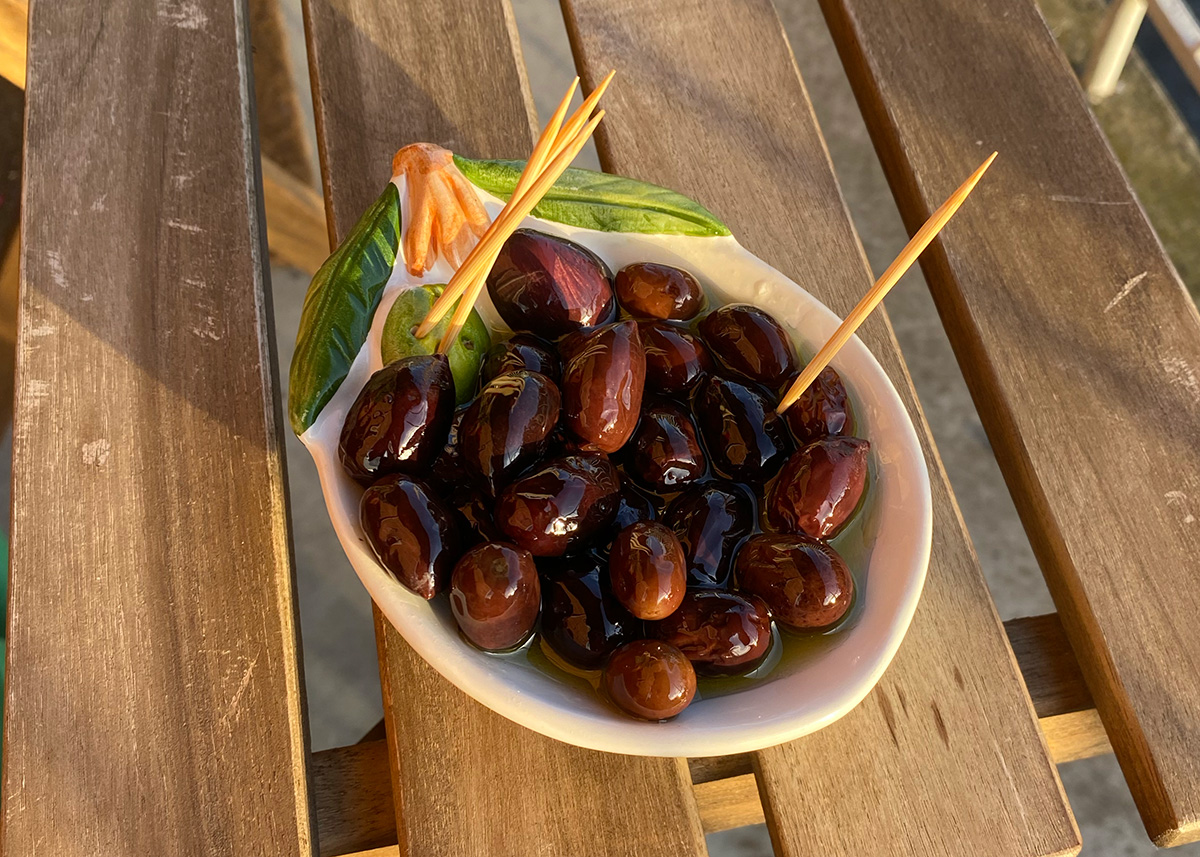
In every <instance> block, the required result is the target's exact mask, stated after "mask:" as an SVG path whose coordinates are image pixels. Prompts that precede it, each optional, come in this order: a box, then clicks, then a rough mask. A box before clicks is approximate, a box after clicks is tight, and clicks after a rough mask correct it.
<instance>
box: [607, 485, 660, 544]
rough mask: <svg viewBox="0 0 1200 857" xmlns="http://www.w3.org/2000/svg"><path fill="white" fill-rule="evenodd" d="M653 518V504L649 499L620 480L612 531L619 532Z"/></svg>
mask: <svg viewBox="0 0 1200 857" xmlns="http://www.w3.org/2000/svg"><path fill="white" fill-rule="evenodd" d="M654 517H655V516H654V503H653V502H651V500H650V498H649V497H647V496H646V495H645V494H643V493H642V492H641V491H639V490H638V489H637V488H635V487H634V486H633V485H631V484H630V483H628V482H626V481H625V480H621V495H620V497H619V498H618V501H617V514H616V516H615V517H614V518H613V523H612V526H613V529H614V530H616V531H618V532H619V531H621V530H623V529H625V528H626V527H628V526H629V525H630V524H635V523H637V522H638V521H653V520H654Z"/></svg>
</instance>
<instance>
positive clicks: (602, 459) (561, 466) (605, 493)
mask: <svg viewBox="0 0 1200 857" xmlns="http://www.w3.org/2000/svg"><path fill="white" fill-rule="evenodd" d="M620 491H621V481H620V477H619V476H618V475H617V471H616V470H615V469H614V468H613V466H612V464H610V463H609V461H608V458H607V457H606V456H604V455H602V454H600V453H595V452H591V453H586V452H585V453H578V454H575V455H565V456H563V457H562V458H557V459H555V460H553V461H549V462H547V463H545V464H543V465H542V466H541V467H539V468H537V469H536V470H534V471H532V472H530V473H527V474H526V475H524V476H522V477H521V478H520V479H517V480H516V481H515V482H513V483H512V484H510V485H509V486H508V487H507V488H505V489H504V491H503V492H501V494H500V498H499V500H498V502H497V503H496V523H497V524H498V525H499V526H500V529H501V531H503V532H504V533H505V535H507V536H508V538H509V539H511V540H512V541H513V542H514V543H516V544H517V545H518V546H520V547H523V548H525V549H526V550H527V551H529V552H530V553H532V554H533V555H534V556H562V555H563V554H565V553H567V552H568V551H572V550H575V549H577V548H582V547H584V546H586V545H587V544H588V542H590V541H591V540H592V539H593V537H595V536H596V535H598V534H600V533H602V532H604V531H605V530H606V529H607V527H608V526H609V525H610V524H611V523H612V519H613V516H614V515H615V514H616V511H617V503H618V499H619V497H620Z"/></svg>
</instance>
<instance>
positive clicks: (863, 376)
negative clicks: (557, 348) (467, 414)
mask: <svg viewBox="0 0 1200 857" xmlns="http://www.w3.org/2000/svg"><path fill="white" fill-rule="evenodd" d="M397 184H399V185H400V199H402V200H403V199H404V198H405V195H404V188H403V179H399V180H398V181H397ZM480 196H481V197H482V198H484V200H485V204H486V206H487V208H488V213H489V214H490V215H491V216H492V217H495V216H496V214H497V212H498V211H499V210H500V208H501V205H502V203H501V201H500V200H498V199H496V198H495V197H491V196H489V195H487V194H485V193H483V192H482V191H481V192H480ZM524 225H525V226H528V227H531V228H535V229H539V230H541V231H544V232H548V233H551V234H554V235H561V236H563V237H566V238H570V239H571V240H573V241H577V242H579V243H581V244H583V245H585V246H586V247H588V248H589V249H591V250H592V251H593V252H595V253H596V254H597V255H599V256H600V257H601V258H602V259H603V260H604V261H605V262H607V263H608V265H609V266H610V267H611V268H612V270H614V271H616V270H618V269H619V268H621V267H623V266H625V265H627V264H630V263H631V262H641V261H652V262H662V263H666V264H672V265H678V266H680V267H683V268H686V269H687V270H689V271H691V272H692V273H693V274H695V275H696V277H697V278H698V279H699V280H700V281H701V283H702V284H703V285H704V287H705V289H706V291H707V293H708V296H709V302H710V305H716V304H720V303H753V304H757V305H758V306H761V307H762V308H763V309H765V310H767V311H768V312H770V313H771V314H772V315H774V316H775V318H777V319H778V320H779V321H780V322H781V323H782V324H783V325H784V327H786V328H787V329H788V331H789V332H790V333H791V334H792V335H793V337H794V338H795V341H796V343H797V345H798V346H799V347H800V350H801V352H802V353H804V354H811V353H813V352H814V351H815V350H816V349H817V348H818V347H819V346H820V345H821V344H822V343H823V342H824V341H825V339H827V338H828V336H829V335H830V334H831V333H832V332H833V331H834V329H835V328H836V327H837V325H838V318H837V317H836V316H835V315H834V314H833V313H832V312H830V311H829V310H828V309H827V308H826V307H825V306H824V305H823V304H821V303H820V302H819V301H818V300H817V299H816V298H814V297H813V296H812V295H810V294H809V293H808V292H806V291H805V290H804V289H802V288H801V287H800V286H798V285H797V284H796V283H794V282H792V281H791V280H790V279H788V278H787V277H785V276H784V275H783V274H781V273H779V272H778V271H776V270H775V269H774V268H772V267H771V266H769V265H767V264H766V263H765V262H763V261H762V260H760V259H758V258H757V257H755V256H753V255H752V254H750V253H749V252H748V251H746V250H745V249H744V248H743V247H742V246H741V245H740V244H738V243H737V241H736V240H735V239H733V238H730V237H718V238H696V237H685V236H672V235H631V234H627V233H607V232H596V231H593V230H587V229H578V228H573V227H569V226H563V225H561V224H557V223H551V222H548V221H543V220H539V219H537V218H532V217H531V218H528V219H527V220H526V222H525V224H524ZM405 226H406V227H407V224H405ZM846 264H848V265H854V264H858V261H857V260H855V259H847V260H846ZM451 273H452V272H451V270H450V269H449V268H448V267H447V266H446V263H445V262H444V261H440V262H439V263H438V264H437V265H436V266H435V267H434V268H433V269H432V270H431V271H429V272H428V273H427V274H426V276H425V277H423V278H413V277H411V276H410V275H409V274H408V273H407V272H406V271H405V270H404V266H403V264H401V262H400V261H399V260H398V261H397V264H396V267H395V271H394V272H393V274H392V278H391V280H390V281H389V282H388V284H387V287H386V290H385V292H384V295H383V299H382V301H381V303H380V306H379V309H378V311H377V312H376V314H375V321H374V324H373V325H372V328H371V334H370V337H369V338H368V340H367V342H366V344H365V345H364V346H363V349H362V351H361V352H360V353H359V355H358V357H357V359H356V360H355V362H354V364H353V366H352V367H351V370H350V373H349V375H348V376H347V378H346V380H345V382H343V384H342V386H341V387H340V389H339V390H338V392H337V393H336V395H335V396H334V397H333V399H332V400H331V401H330V402H329V404H328V405H327V406H326V407H325V409H324V410H323V411H322V413H321V414H320V416H319V417H318V418H317V420H316V422H314V423H313V425H312V426H311V428H309V430H308V431H307V432H305V434H304V436H303V437H302V438H301V439H302V440H303V441H304V443H305V445H306V446H307V447H308V449H309V451H310V452H311V453H312V456H313V458H314V459H315V461H316V463H317V469H318V471H319V473H320V477H321V488H322V490H323V492H324V495H325V502H326V505H327V506H328V508H329V515H330V517H331V518H332V520H333V524H334V528H335V529H336V530H337V534H338V538H339V539H340V540H341V543H342V547H343V548H344V549H345V552H346V555H347V556H348V557H349V558H350V561H351V563H352V564H353V565H354V568H355V570H356V571H357V572H358V576H359V578H361V580H362V582H363V585H364V586H366V588H367V590H368V591H369V592H370V593H371V597H372V598H373V599H374V600H375V603H376V604H378V605H379V607H380V609H381V610H382V611H383V613H384V615H386V616H387V618H388V620H389V621H390V622H391V623H392V624H393V625H395V627H396V629H397V630H399V632H400V633H401V634H402V635H403V636H404V638H405V640H407V641H408V642H409V644H410V645H411V646H412V647H413V648H414V649H415V650H416V651H417V652H418V653H419V654H420V655H421V657H423V658H425V660H426V661H428V662H429V663H430V664H431V665H432V666H433V667H434V668H435V669H436V670H437V671H438V672H440V673H441V674H442V675H443V676H445V677H446V678H447V679H448V680H450V681H451V682H453V683H454V684H455V685H457V686H458V687H459V688H460V689H461V690H463V691H464V692H465V693H467V694H469V695H470V696H473V697H474V698H475V699H477V700H479V701H480V702H481V703H483V704H484V705H486V706H488V707H489V708H491V709H492V710H493V711H496V712H498V713H499V714H502V715H503V716H505V717H507V718H509V719H510V720H513V721H516V722H517V723H520V724H521V725H523V726H526V727H528V728H530V729H533V730H536V731H538V732H541V733H542V734H544V735H548V736H550V737H552V738H557V739H558V740H560V741H565V742H567V743H570V744H577V745H579V746H582V747H590V748H592V749H595V750H605V751H608V752H612V753H628V754H634V755H641V756H715V755H724V754H728V753H743V752H748V751H751V750H758V749H761V748H763V747H769V746H773V745H775V744H780V743H783V742H785V741H790V740H792V739H794V738H799V737H800V736H802V735H806V734H808V733H810V732H814V731H816V730H818V729H821V728H822V727H824V726H827V725H829V724H830V723H832V722H833V721H835V720H837V719H838V718H839V717H842V716H843V715H845V714H846V713H847V712H848V711H850V709H852V708H853V707H854V706H855V705H857V704H858V703H859V702H860V701H861V700H862V699H863V697H865V696H866V695H867V693H868V692H869V691H870V690H871V688H872V687H874V686H875V683H876V682H877V681H879V678H880V676H882V675H883V671H884V670H885V669H886V668H887V666H888V664H889V663H890V662H891V660H892V657H893V655H895V653H896V650H897V648H899V646H900V641H901V640H902V639H903V638H904V634H905V632H906V631H907V630H908V625H909V622H910V621H911V619H912V615H913V612H914V610H915V609H916V606H917V601H918V599H919V598H920V595H921V587H922V585H923V583H924V581H925V572H926V568H927V566H928V564H929V550H930V540H931V535H932V509H931V503H930V492H929V478H928V472H927V470H926V466H925V460H924V458H923V456H922V454H921V449H920V446H919V445H918V442H917V436H916V432H915V431H914V429H913V426H912V423H911V421H910V420H909V418H908V414H907V412H906V411H905V410H904V406H903V405H902V404H901V402H900V398H899V397H898V396H897V394H896V391H895V389H894V388H893V387H892V385H891V382H890V381H889V380H888V378H887V376H886V375H885V374H884V372H883V370H882V369H881V368H880V366H879V364H878V363H877V362H876V361H875V358H874V357H872V356H871V354H870V352H868V351H867V349H866V347H865V346H864V345H863V344H862V343H861V342H860V341H859V340H858V339H857V338H854V339H851V340H850V342H848V343H847V344H846V346H845V347H844V348H843V349H842V351H841V352H840V353H839V354H838V356H837V359H836V360H835V361H834V367H835V368H836V369H837V370H838V372H839V373H840V374H841V376H842V378H843V380H844V381H845V383H846V385H847V387H848V389H849V391H850V396H851V399H852V401H853V405H854V410H855V416H856V418H857V421H858V423H857V434H858V435H859V436H862V437H865V438H867V439H868V440H870V441H871V456H870V482H869V485H868V490H867V494H866V497H865V499H864V501H863V505H862V508H861V509H860V510H859V511H858V513H857V515H856V518H855V520H854V521H853V522H852V524H851V525H850V526H849V527H848V528H847V530H846V532H844V533H843V534H841V535H839V537H838V538H837V539H836V540H834V542H833V544H834V545H835V546H836V547H837V549H838V550H839V552H840V553H841V554H842V556H843V557H845V559H846V562H847V563H848V565H849V566H850V569H851V570H852V572H853V575H854V581H855V585H856V587H857V600H856V603H855V606H854V614H853V616H852V617H851V621H850V622H849V623H848V624H847V625H846V626H845V627H844V628H843V629H842V630H840V631H838V632H837V633H835V634H831V635H828V637H827V638H825V639H823V640H822V641H821V645H820V646H818V647H816V648H812V649H806V651H805V652H804V653H803V654H801V655H798V656H795V657H787V658H785V659H784V660H783V661H782V662H781V663H780V664H779V665H778V666H777V667H776V668H775V669H774V670H773V671H772V672H771V673H770V674H769V675H768V676H767V677H766V678H765V679H763V680H762V681H760V682H758V683H755V684H753V685H752V686H749V687H747V688H745V689H743V690H741V691H739V692H737V693H730V694H727V695H723V696H711V697H708V696H705V695H704V692H703V687H702V690H701V695H700V696H699V697H698V698H697V699H696V700H695V701H694V702H693V703H692V704H691V706H689V707H688V708H687V710H685V711H684V712H683V713H682V714H680V715H679V716H678V717H676V718H675V719H674V720H671V721H668V722H665V723H647V722H643V721H640V720H635V719H633V718H631V717H628V716H626V715H624V714H622V713H621V712H619V711H617V710H616V709H614V708H612V707H611V706H610V705H608V704H606V703H605V702H604V701H602V700H601V699H600V698H599V697H598V696H597V695H596V694H595V693H594V692H593V691H592V690H591V688H589V687H587V686H585V685H583V684H582V683H581V682H579V681H569V680H564V679H563V678H562V677H561V676H559V675H555V674H552V673H550V672H547V671H543V670H542V669H539V668H538V667H536V666H534V665H532V664H531V663H530V662H529V661H528V660H527V659H526V658H524V657H522V656H520V655H517V656H511V655H509V656H503V655H502V656H497V655H489V654H485V653H483V652H481V651H479V650H478V649H475V648H473V647H472V646H471V645H469V644H468V643H466V642H465V641H464V640H463V639H462V637H461V636H460V635H459V633H458V630H457V627H456V625H455V623H454V619H453V617H452V616H451V614H450V607H449V604H448V603H447V600H446V599H445V598H443V597H439V598H437V599H434V601H432V602H428V601H425V600H424V599H422V598H420V597H419V596H417V595H414V594H413V593H411V592H409V591H408V590H407V589H405V588H404V587H403V586H401V585H400V584H399V583H397V582H396V581H395V580H394V579H393V578H392V577H391V576H390V575H388V574H387V573H386V572H385V571H384V570H383V569H382V568H381V567H380V566H379V564H378V563H377V562H376V560H375V558H374V555H373V554H372V553H371V549H370V547H369V546H368V545H367V542H366V540H365V538H364V537H363V534H362V531H361V529H360V527H359V523H358V504H359V498H360V497H361V495H362V489H361V488H360V487H359V486H358V485H357V484H356V483H355V482H354V481H353V480H351V479H350V478H349V477H348V476H346V474H345V473H344V472H343V470H342V468H341V466H340V465H339V463H338V460H337V443H338V435H339V432H340V431H341V426H342V423H343V421H344V420H345V416H346V412H347V411H348V410H349V408H350V405H351V404H352V403H353V401H354V398H355V397H356V396H357V395H358V392H359V391H360V390H361V389H362V387H363V385H364V384H365V383H366V381H367V378H368V377H369V376H370V375H371V373H373V372H375V371H376V370H377V369H379V368H380V367H381V365H382V364H381V360H380V356H379V335H380V331H381V330H382V328H383V321H384V319H386V317H387V311H388V309H389V308H390V306H391V303H392V301H393V300H394V299H395V296H396V294H397V293H399V292H400V291H402V290H403V289H405V288H409V287H411V286H413V285H414V284H422V283H444V282H447V281H448V280H449V278H450V274H451ZM480 303H481V305H480V306H479V307H478V308H479V310H480V313H481V314H482V315H483V317H484V320H485V321H486V322H487V323H488V324H489V326H490V327H491V328H492V329H493V332H497V331H502V332H505V333H506V332H507V331H506V328H505V327H504V325H503V323H502V322H501V321H500V319H499V316H498V315H497V314H496V312H495V309H494V308H493V307H492V306H491V304H490V303H489V302H488V300H487V293H486V292H485V293H484V294H483V296H482V299H481V302H480Z"/></svg>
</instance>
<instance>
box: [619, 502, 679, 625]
mask: <svg viewBox="0 0 1200 857" xmlns="http://www.w3.org/2000/svg"><path fill="white" fill-rule="evenodd" d="M608 573H609V579H610V581H611V582H612V590H613V594H614V595H616V596H617V600H618V601H620V602H621V603H622V604H624V605H625V608H626V609H627V610H628V611H629V612H630V613H632V614H633V615H634V616H636V617H638V618H639V619H665V618H666V617H668V616H670V615H671V614H672V613H674V612H675V608H677V607H678V606H679V604H680V602H681V601H683V594H684V591H685V590H686V589H687V563H686V561H685V560H684V556H683V547H682V546H681V545H680V544H679V539H677V538H675V534H674V533H673V532H671V530H670V528H669V527H667V526H665V525H664V524H660V523H658V522H657V521H639V522H637V523H636V524H630V525H629V526H628V527H626V528H625V529H623V530H621V532H619V533H617V537H616V538H615V539H613V543H612V552H611V553H610V554H609V559H608Z"/></svg>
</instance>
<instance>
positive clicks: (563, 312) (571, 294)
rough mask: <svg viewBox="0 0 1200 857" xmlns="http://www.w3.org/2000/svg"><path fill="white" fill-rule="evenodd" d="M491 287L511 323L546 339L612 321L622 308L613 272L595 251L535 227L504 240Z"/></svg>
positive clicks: (490, 278)
mask: <svg viewBox="0 0 1200 857" xmlns="http://www.w3.org/2000/svg"><path fill="white" fill-rule="evenodd" d="M487 287H488V294H489V295H491V298H492V303H493V304H495V306H496V311H497V312H499V313H500V317H501V318H503V319H504V321H505V322H506V323H507V324H508V326H509V327H511V328H512V329H513V330H516V331H529V332H531V333H536V334H537V335H538V336H541V337H543V338H545V339H557V338H558V337H560V336H562V335H563V334H564V333H570V332H571V331H573V330H578V329H579V328H583V327H596V326H598V325H601V324H607V323H608V322H610V321H612V320H613V319H614V318H616V314H617V303H616V300H615V298H614V296H613V290H612V274H611V273H610V272H609V270H608V267H607V266H606V265H605V264H604V263H603V262H601V261H600V259H599V258H598V257H597V256H596V255H595V254H594V253H592V252H591V251H590V250H588V249H586V248H584V247H581V246H579V245H578V244H576V243H574V242H572V241H567V240H566V239H564V238H555V237H554V236H553V235H547V234H545V233H544V232H535V231H533V230H531V229H518V230H517V231H516V232H514V233H513V234H512V235H511V236H510V237H509V239H508V240H507V241H505V242H504V246H503V247H501V248H500V255H499V257H497V259H496V264H495V265H493V266H492V270H491V273H489V274H488V278H487Z"/></svg>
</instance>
